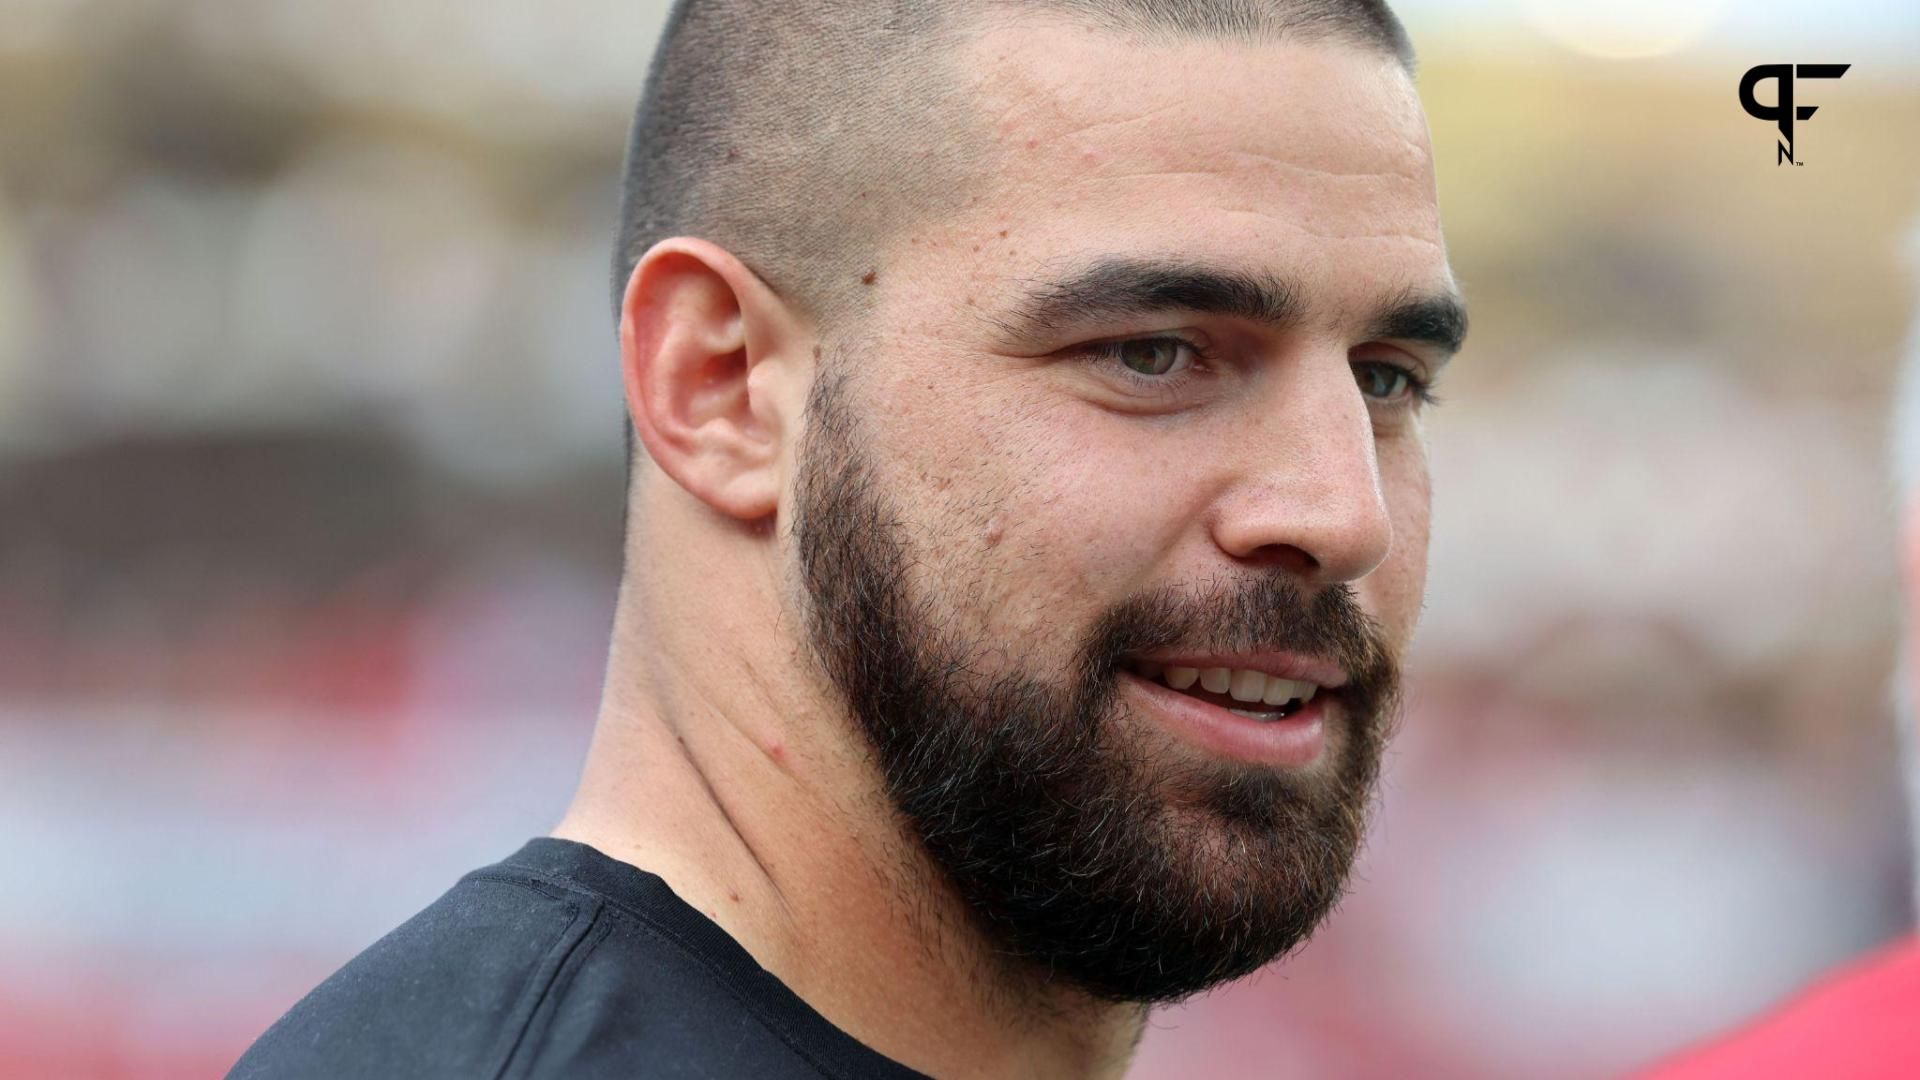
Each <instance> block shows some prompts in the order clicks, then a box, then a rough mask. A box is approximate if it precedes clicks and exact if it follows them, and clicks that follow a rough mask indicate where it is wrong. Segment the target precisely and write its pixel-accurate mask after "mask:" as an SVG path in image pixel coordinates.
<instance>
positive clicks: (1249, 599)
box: [1081, 573, 1398, 697]
mask: <svg viewBox="0 0 1920 1080" xmlns="http://www.w3.org/2000/svg"><path fill="white" fill-rule="evenodd" d="M1175 645H1179V646H1185V647H1191V648H1197V649H1203V650H1207V651H1220V652H1249V651H1254V650H1266V649H1272V650H1279V651H1286V652H1297V653H1302V654H1305V655H1309V656H1316V657H1321V658H1324V659H1327V660H1331V661H1333V662H1335V663H1338V664H1339V665H1340V666H1341V668H1342V669H1344V670H1345V671H1346V672H1347V675H1348V679H1349V683H1348V687H1347V689H1348V692H1349V693H1350V694H1356V695H1364V696H1368V697H1373V696H1376V695H1378V694H1379V693H1382V692H1384V690H1385V689H1386V688H1388V687H1390V686H1391V685H1392V684H1393V682H1394V680H1395V675H1396V672H1397V670H1398V664H1397V662H1396V659H1395V657H1394V656H1393V654H1392V651H1391V650H1390V649H1389V648H1388V646H1387V644H1386V641H1385V638H1384V636H1383V635H1382V633H1381V631H1380V628H1379V624H1378V623H1377V622H1376V621H1375V620H1374V619H1373V617H1372V616H1370V615H1368V614H1367V613H1366V611H1365V609H1363V608H1362V607H1361V606H1360V601H1359V598H1358V597H1357V596H1356V595H1355V593H1354V591H1353V589H1352V587H1351V586H1349V585H1347V584H1345V583H1343V582H1336V583H1334V584H1332V585H1326V586H1322V587H1321V588H1319V589H1318V590H1316V591H1314V592H1313V593H1312V595H1308V593H1307V591H1306V589H1304V588H1303V587H1302V586H1301V585H1300V584H1299V583H1298V582H1297V581H1296V580H1295V579H1294V578H1292V577H1291V576H1288V575H1285V574H1282V573H1274V574H1271V575H1267V576H1262V577H1255V578H1242V579H1230V578H1217V579H1215V580H1213V581H1211V582H1208V583H1205V584H1203V585H1198V586H1195V585H1169V586H1163V587H1161V588H1157V589H1154V590H1151V591H1149V592H1145V593H1141V594H1138V595H1135V596H1133V597H1130V598H1128V599H1127V600H1125V601H1122V602H1121V603H1119V604H1117V605H1115V606H1114V607H1113V608H1111V609H1109V610H1108V611H1107V613H1106V614H1105V615H1104V616H1103V617H1102V618H1101V619H1100V621H1099V623H1098V624H1097V625H1096V626H1095V628H1094V630H1093V633H1092V634H1090V635H1089V639H1088V643H1087V648H1086V649H1085V651H1084V652H1083V654H1082V657H1081V664H1082V667H1081V675H1082V676H1083V678H1085V679H1086V680H1087V685H1099V684H1107V685H1111V682H1112V680H1113V678H1114V676H1116V675H1117V674H1118V673H1119V671H1120V668H1121V667H1122V666H1123V665H1124V664H1125V663H1126V661H1127V659H1128V658H1129V657H1131V656H1135V655H1138V654H1140V653H1144V652H1149V651H1153V650H1157V649H1166V648H1171V647H1173V646H1175Z"/></svg>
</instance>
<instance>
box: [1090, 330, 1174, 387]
mask: <svg viewBox="0 0 1920 1080" xmlns="http://www.w3.org/2000/svg"><path fill="white" fill-rule="evenodd" d="M1081 351H1082V353H1083V354H1084V355H1085V356H1087V357H1088V358H1089V359H1091V360H1093V361H1094V362H1096V363H1098V364H1101V365H1102V366H1104V367H1107V368H1108V369H1110V370H1112V371H1113V372H1115V373H1116V374H1119V375H1120V376H1122V377H1123V378H1125V379H1127V380H1128V381H1129V382H1133V383H1136V384H1139V385H1143V386H1152V387H1161V386H1166V385H1170V384H1173V383H1176V382H1179V381H1180V380H1181V379H1182V378H1183V377H1185V376H1187V375H1189V374H1191V373H1192V372H1194V371H1196V370H1198V367H1199V364H1200V362H1201V361H1202V360H1204V359H1205V356H1204V354H1203V353H1202V351H1201V349H1200V346H1198V345H1196V344H1195V343H1193V342H1191V341H1188V340H1187V339H1185V338H1181V337H1174V336H1172V335H1165V334H1163V335H1159V336H1155V337H1139V338H1124V339H1121V340H1117V341H1100V342H1094V343H1092V344H1088V345H1084V346H1081Z"/></svg>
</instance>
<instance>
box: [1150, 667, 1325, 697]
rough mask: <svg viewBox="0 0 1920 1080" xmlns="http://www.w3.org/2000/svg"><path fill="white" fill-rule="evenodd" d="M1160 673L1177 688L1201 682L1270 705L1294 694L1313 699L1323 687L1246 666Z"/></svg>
mask: <svg viewBox="0 0 1920 1080" xmlns="http://www.w3.org/2000/svg"><path fill="white" fill-rule="evenodd" d="M1149 670H1151V669H1149ZM1160 677H1161V678H1163V679H1165V680H1166V682H1167V685H1168V686H1171V687H1173V688H1174V689H1175V690H1185V689H1186V688H1188V687H1189V686H1192V685H1193V684H1194V683H1196V682H1197V683H1199V684H1200V685H1201V687H1202V688H1204V689H1207V690H1211V691H1213V692H1214V693H1216V694H1226V695H1228V696H1230V697H1232V698H1233V700H1235V701H1247V702H1253V701H1258V702H1261V703H1263V704H1266V705H1284V704H1286V703H1287V702H1288V701H1291V700H1293V699H1294V698H1299V699H1300V700H1301V701H1303V702H1304V701H1312V700H1313V695H1314V694H1316V693H1318V692H1319V690H1320V687H1319V686H1318V685H1316V684H1314V683H1310V682H1302V681H1301V680H1298V679H1282V678H1279V677H1277V676H1273V675H1269V674H1267V673H1266V672H1264V671H1248V670H1246V669H1244V668H1223V667H1216V668H1190V667H1170V668H1167V669H1165V670H1164V671H1163V672H1161V676H1160Z"/></svg>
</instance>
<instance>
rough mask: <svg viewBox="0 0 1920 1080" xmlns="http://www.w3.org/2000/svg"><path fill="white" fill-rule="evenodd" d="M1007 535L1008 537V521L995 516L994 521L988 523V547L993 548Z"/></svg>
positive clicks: (997, 515)
mask: <svg viewBox="0 0 1920 1080" xmlns="http://www.w3.org/2000/svg"><path fill="white" fill-rule="evenodd" d="M1005 535H1007V519H1006V518H1005V517H1003V516H1001V515H999V514H995V515H994V516H993V520H992V521H989V522H987V546H988V547H993V546H995V545H997V544H999V543H1000V538H1001V537H1003V536H1005Z"/></svg>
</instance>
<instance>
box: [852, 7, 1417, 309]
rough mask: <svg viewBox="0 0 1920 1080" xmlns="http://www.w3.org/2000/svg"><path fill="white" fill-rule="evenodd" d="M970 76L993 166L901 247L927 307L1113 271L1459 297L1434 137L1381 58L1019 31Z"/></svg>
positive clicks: (1012, 29)
mask: <svg viewBox="0 0 1920 1080" xmlns="http://www.w3.org/2000/svg"><path fill="white" fill-rule="evenodd" d="M956 59H957V60H958V62H959V70H960V73H961V77H962V81H963V85H964V86H965V88H966V96H967V99H968V105H967V107H968V108H969V109H971V110H972V111H973V113H974V120H975V122H976V125H977V130H978V137H979V138H981V139H982V140H983V146H982V156H981V162H980V164H981V166H982V167H981V168H980V170H979V171H978V172H977V173H976V174H975V177H974V179H973V181H972V184H973V189H974V195H973V197H972V198H970V199H969V200H967V202H966V205H965V207H964V209H962V210H961V211H960V212H959V213H957V214H945V215H942V217H941V219H940V220H935V221H928V222H923V223H922V224H923V227H921V228H918V229H914V230H910V234H909V235H908V236H907V237H906V238H905V239H904V240H903V241H901V242H900V243H898V244H896V245H894V248H893V252H892V255H893V256H895V258H894V259H890V260H889V261H890V263H891V264H892V265H893V266H895V267H896V268H897V269H898V270H901V271H904V272H905V276H906V279H907V284H909V285H910V286H922V287H924V288H923V289H922V290H921V301H922V302H923V303H931V302H932V301H933V300H934V299H936V298H938V297H940V296H944V295H945V293H946V291H948V290H952V289H964V290H965V292H966V293H967V295H968V297H969V298H970V299H975V300H976V302H977V303H978V304H980V305H983V306H984V305H986V304H988V303H989V302H991V300H993V299H994V298H996V297H999V298H1004V297H1006V296H1009V295H1011V294H1012V292H1013V291H1015V290H1016V289H1017V287H1018V286H1019V285H1021V284H1022V283H1029V282H1031V281H1033V280H1035V279H1039V278H1044V277H1045V276H1046V275H1047V274H1049V273H1052V272H1056V271H1059V270H1061V269H1064V268H1066V267H1068V266H1070V265H1073V264H1076V263H1081V262H1085V261H1089V260H1096V259H1101V258H1108V257H1113V256H1133V257H1143V258H1177V259H1181V260H1185V261H1196V260H1198V261H1206V262H1209V263H1216V264H1222V265H1231V266H1235V267H1238V268H1241V269H1244V270H1248V271H1253V272H1262V273H1268V272H1270V273H1273V274H1276V275H1278V276H1280V277H1283V278H1285V279H1286V280H1288V281H1291V282H1294V283H1296V284H1298V285H1299V286H1300V287H1301V288H1302V290H1303V292H1305V293H1306V294H1307V298H1308V299H1309V301H1310V302H1312V303H1313V304H1315V305H1316V306H1319V307H1324V308H1325V309H1326V310H1327V311H1328V312H1336V311H1337V310H1339V309H1344V308H1353V309H1354V310H1360V309H1363V308H1365V307H1367V306H1368V305H1370V304H1372V303H1374V302H1375V301H1377V300H1378V298H1379V297H1380V296H1382V295H1387V294H1392V293H1399V292H1405V291H1407V290H1409V289H1414V290H1420V291H1428V292H1436V291H1445V289H1446V287H1447V286H1448V285H1450V283H1451V278H1450V275H1449V272H1448V269H1447V264H1446V255H1445V250H1444V247H1443V245H1442V240H1441V234H1440V221H1439V212H1438V208H1437V206H1436V203H1435V198H1434V181H1433V165H1432V156H1431V152H1430V150H1429V145H1428V138H1427V131H1426V121H1425V118H1424V116H1423V115H1422V113H1421V110H1420V105H1419V101H1418V98H1417V97H1416V95H1415V94H1414V91H1413V86H1412V82H1411V80H1410V79H1409V78H1408V76H1407V75H1406V73H1405V72H1404V71H1403V70H1402V69H1401V68H1400V66H1399V65H1398V63H1397V61H1396V60H1395V59H1394V58H1393V57H1392V56H1391V55H1390V54H1388V53H1386V52H1384V51H1374V50H1368V49H1363V48H1358V47H1355V46H1350V45H1345V44H1338V43H1331V42H1322V43H1311V44H1308V43H1289V42H1270V41H1233V40H1220V39H1214V38H1201V37H1196V38H1191V39H1184V38H1179V39H1164V38H1157V39H1147V38H1143V37H1140V36H1136V35H1131V34H1120V33H1115V32H1111V31H1106V30H1099V29H1091V28H1088V27H1085V26H1082V25H1078V24H1071V23H1064V22H1051V21H1042V20H1036V19H1019V20H1017V21H1016V22H1014V23H1010V24H1003V25H999V26H996V27H994V28H992V29H989V30H986V31H984V32H982V33H981V34H980V35H979V36H978V37H977V38H975V39H973V40H972V41H970V42H969V43H968V45H967V46H966V48H965V49H964V50H963V52H962V55H960V56H959V57H957V58H956ZM898 280H899V279H898V278H896V281H898Z"/></svg>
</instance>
